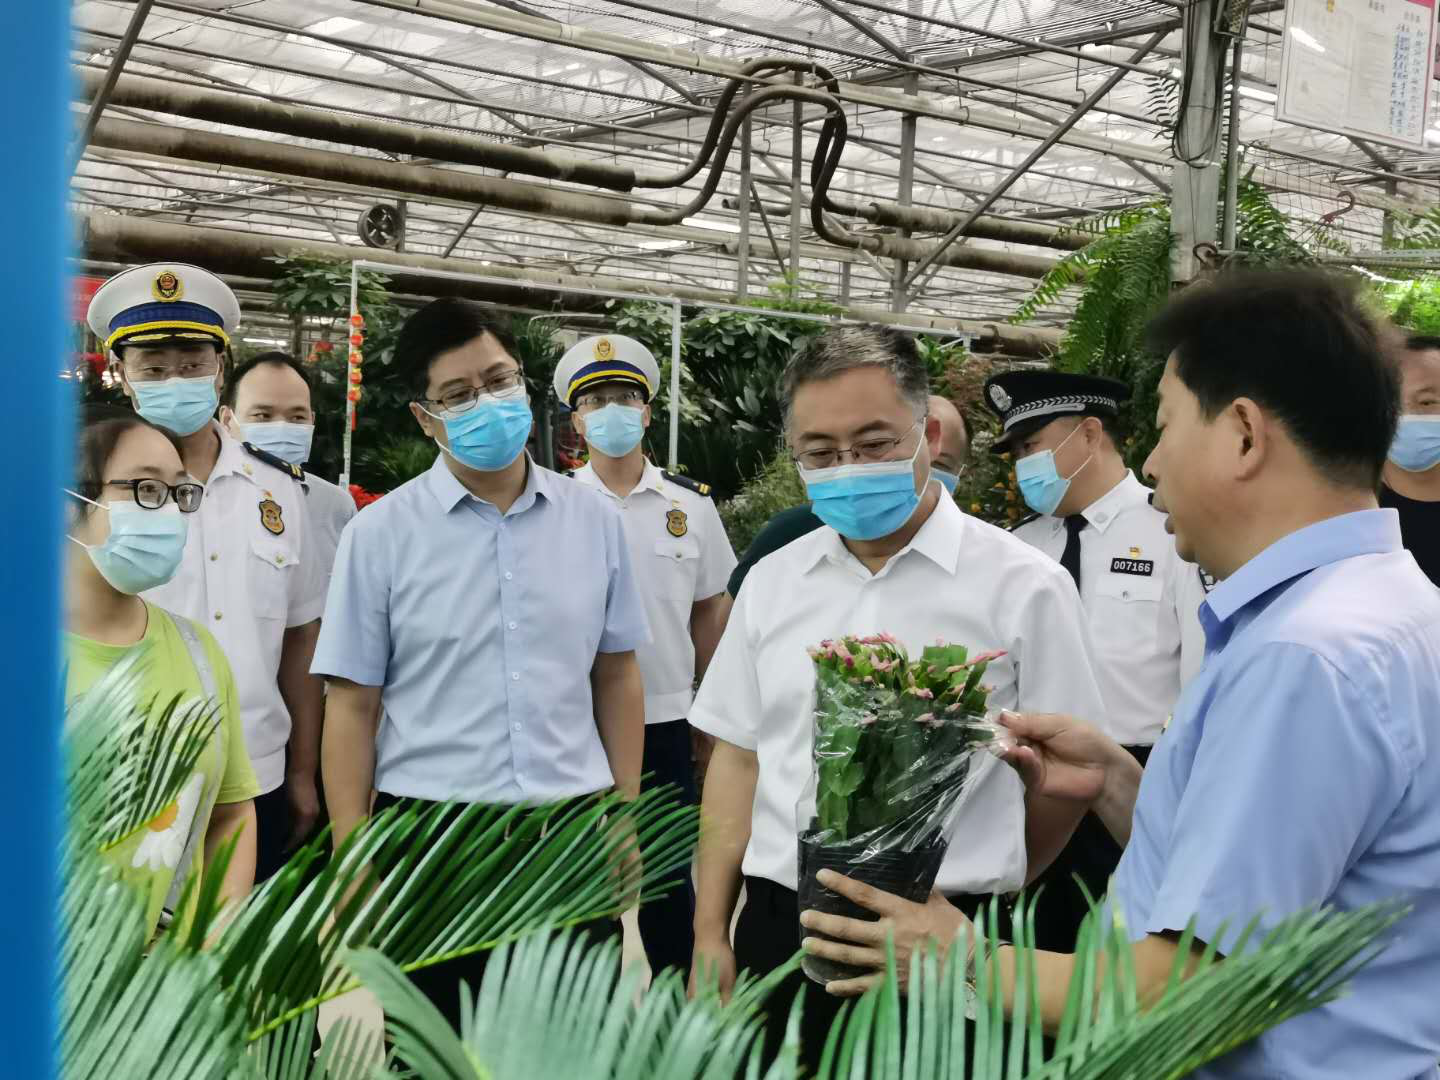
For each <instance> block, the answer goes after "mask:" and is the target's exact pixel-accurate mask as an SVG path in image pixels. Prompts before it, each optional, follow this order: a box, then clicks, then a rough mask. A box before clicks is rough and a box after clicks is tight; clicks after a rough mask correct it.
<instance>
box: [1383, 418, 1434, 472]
mask: <svg viewBox="0 0 1440 1080" xmlns="http://www.w3.org/2000/svg"><path fill="white" fill-rule="evenodd" d="M1390 460H1391V461H1393V462H1394V463H1395V464H1396V465H1397V466H1399V467H1400V468H1402V469H1404V470H1405V471H1406V472H1417V473H1418V472H1426V471H1428V470H1430V469H1433V468H1434V467H1435V466H1436V465H1440V416H1427V415H1424V414H1421V413H1407V414H1406V415H1405V416H1402V417H1400V424H1399V426H1397V427H1396V429H1395V441H1394V442H1392V443H1391V444H1390Z"/></svg>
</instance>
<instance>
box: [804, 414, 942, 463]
mask: <svg viewBox="0 0 1440 1080" xmlns="http://www.w3.org/2000/svg"><path fill="white" fill-rule="evenodd" d="M924 426H925V418H924V417H923V416H922V417H921V418H920V419H919V420H917V421H916V422H915V425H914V427H911V428H910V429H909V430H907V431H906V432H905V434H903V435H896V436H889V435H887V436H884V437H883V438H880V437H877V438H874V439H862V440H861V441H860V442H857V443H852V444H851V445H850V446H847V447H839V446H826V447H822V448H818V449H815V450H802V451H801V452H800V453H798V454H796V455H794V460H795V464H797V465H799V466H800V468H802V469H829V468H833V467H834V466H836V465H841V464H844V461H845V458H846V457H847V456H848V457H849V458H850V459H851V460H853V461H856V462H862V461H863V462H869V463H871V464H874V463H877V462H881V461H888V460H889V458H890V454H891V453H892V452H893V451H894V450H895V447H897V446H899V445H900V444H901V443H902V442H904V441H905V440H906V439H908V438H909V437H910V435H911V434H912V433H913V432H914V431H916V430H917V429H923V428H924Z"/></svg>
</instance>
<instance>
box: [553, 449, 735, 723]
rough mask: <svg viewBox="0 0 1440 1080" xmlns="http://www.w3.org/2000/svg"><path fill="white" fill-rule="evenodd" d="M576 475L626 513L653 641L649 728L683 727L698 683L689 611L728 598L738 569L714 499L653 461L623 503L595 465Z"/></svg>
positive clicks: (648, 664)
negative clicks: (732, 573)
mask: <svg viewBox="0 0 1440 1080" xmlns="http://www.w3.org/2000/svg"><path fill="white" fill-rule="evenodd" d="M574 475H575V479H576V480H578V481H580V483H582V484H584V485H585V486H586V487H590V488H594V489H595V490H596V491H598V492H600V493H601V494H602V495H605V496H607V497H608V498H609V499H610V500H611V502H612V503H614V505H615V506H616V507H618V508H619V509H620V511H621V514H620V520H621V523H622V524H623V525H624V526H625V540H626V542H627V544H628V545H629V548H630V563H631V565H632V566H633V567H634V569H635V580H636V581H637V582H638V584H639V586H640V595H641V596H642V597H644V600H645V615H646V617H647V618H648V619H649V620H650V635H651V637H652V638H653V639H654V640H653V641H651V643H650V644H649V645H646V646H644V647H643V648H640V649H637V650H636V652H635V655H636V658H637V659H638V660H639V662H640V674H641V676H642V678H644V680H645V722H646V723H647V724H663V723H666V722H667V721H670V720H683V719H684V718H685V716H686V715H687V714H688V713H689V711H690V701H691V699H692V698H693V697H694V690H693V687H694V683H695V642H694V640H693V639H692V638H691V637H690V611H691V609H692V608H693V607H694V606H695V604H696V602H697V601H700V600H708V599H710V597H712V596H715V595H717V594H718V593H722V592H724V591H725V584H726V582H727V581H728V580H729V579H730V571H732V570H734V569H735V552H734V550H733V549H732V548H731V547H730V540H729V538H728V537H727V536H726V535H725V526H724V525H722V524H721V523H720V514H719V512H718V511H717V510H716V509H715V503H714V502H713V501H712V500H711V499H710V498H709V497H708V496H706V495H701V494H700V493H699V492H697V491H692V490H691V489H690V488H687V487H683V486H682V485H680V484H677V483H675V482H674V481H673V480H668V479H666V478H665V475H664V474H663V473H662V472H661V470H660V469H659V467H657V466H656V465H655V464H654V463H653V462H649V461H647V462H646V463H645V473H644V475H643V476H641V478H640V483H639V485H638V486H637V487H636V488H635V490H634V491H632V492H630V494H629V495H627V496H626V497H625V498H623V499H622V498H620V497H619V496H618V495H616V494H615V493H614V492H613V491H611V490H610V489H609V488H607V487H606V486H605V483H604V481H602V480H601V479H600V477H598V476H597V475H595V470H594V469H592V468H591V467H590V466H589V465H586V466H584V467H583V468H579V469H576V470H575V474H574Z"/></svg>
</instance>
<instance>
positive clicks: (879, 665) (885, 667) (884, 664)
mask: <svg viewBox="0 0 1440 1080" xmlns="http://www.w3.org/2000/svg"><path fill="white" fill-rule="evenodd" d="M899 663H900V661H899V660H876V661H875V663H874V665H873V666H874V668H875V670H876V671H890V670H892V669H893V668H894V667H895V666H896V665H897V664H899Z"/></svg>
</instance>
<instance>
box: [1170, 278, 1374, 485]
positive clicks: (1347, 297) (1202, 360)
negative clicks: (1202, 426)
mask: <svg viewBox="0 0 1440 1080" xmlns="http://www.w3.org/2000/svg"><path fill="white" fill-rule="evenodd" d="M1149 338H1150V344H1151V346H1152V347H1153V348H1155V350H1156V351H1157V352H1159V353H1160V354H1161V355H1164V356H1170V357H1173V359H1174V364H1175V374H1176V376H1177V377H1178V378H1179V379H1180V381H1181V382H1182V383H1184V384H1185V386H1186V387H1187V388H1188V389H1189V390H1190V392H1191V393H1193V394H1194V395H1195V397H1196V398H1197V399H1198V400H1199V403H1200V409H1201V412H1202V413H1203V415H1204V416H1205V418H1206V419H1207V420H1213V419H1214V418H1215V417H1216V416H1218V415H1219V414H1220V413H1221V411H1222V410H1224V409H1225V408H1227V407H1228V406H1229V405H1230V403H1231V402H1233V401H1234V400H1235V399H1236V398H1241V397H1248V398H1251V399H1252V400H1254V401H1255V402H1256V403H1257V404H1259V405H1260V407H1261V408H1263V409H1265V410H1267V411H1268V412H1271V413H1273V414H1274V415H1275V416H1276V418H1278V419H1279V420H1280V422H1281V423H1282V424H1284V425H1285V429H1286V430H1287V431H1288V432H1289V434H1290V437H1291V438H1292V439H1294V440H1295V443H1296V445H1298V446H1299V447H1300V448H1301V450H1302V451H1303V452H1304V454H1305V456H1306V457H1307V458H1308V459H1309V460H1310V463H1311V464H1312V465H1314V466H1315V468H1316V469H1317V470H1318V471H1319V472H1321V473H1322V474H1323V475H1325V476H1326V477H1328V478H1329V479H1330V480H1331V481H1332V482H1333V483H1336V484H1339V485H1341V486H1345V487H1355V488H1369V489H1372V490H1374V489H1376V488H1377V487H1378V486H1379V483H1380V471H1381V469H1382V468H1383V467H1384V465H1385V457H1386V454H1387V453H1388V452H1389V449H1390V443H1391V441H1392V440H1393V439H1394V437H1395V424H1396V421H1397V420H1398V418H1399V414H1400V375H1399V370H1398V367H1397V365H1396V364H1395V363H1394V361H1393V360H1392V359H1391V358H1390V357H1388V356H1386V354H1385V351H1384V349H1383V347H1382V342H1381V337H1380V330H1379V327H1378V326H1377V325H1376V323H1375V321H1374V320H1373V319H1372V317H1371V315H1370V312H1369V309H1368V308H1367V306H1366V305H1365V303H1364V301H1363V300H1362V299H1361V297H1360V292H1359V286H1358V284H1357V283H1355V282H1354V281H1351V280H1347V279H1345V278H1342V277H1340V276H1339V275H1336V274H1331V273H1326V272H1323V271H1319V270H1303V269H1298V270H1297V269H1287V270H1269V271H1264V270H1238V271H1235V272H1233V273H1223V274H1221V275H1220V276H1219V277H1217V278H1215V279H1214V280H1213V281H1212V282H1208V283H1205V284H1200V285H1193V286H1191V287H1190V288H1188V289H1185V290H1184V291H1183V292H1181V293H1180V294H1178V295H1177V296H1176V297H1175V298H1174V299H1172V300H1171V301H1170V303H1169V304H1168V305H1167V306H1166V307H1165V308H1164V309H1163V310H1162V311H1161V312H1160V314H1159V315H1157V316H1156V317H1155V319H1154V320H1153V321H1152V322H1151V324H1150V327H1149Z"/></svg>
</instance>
